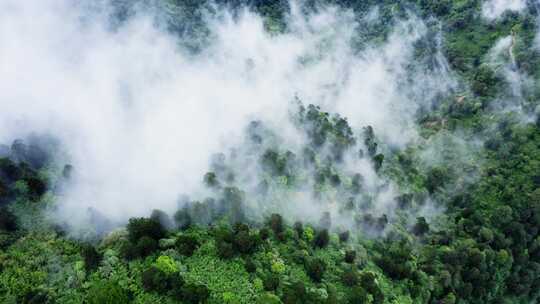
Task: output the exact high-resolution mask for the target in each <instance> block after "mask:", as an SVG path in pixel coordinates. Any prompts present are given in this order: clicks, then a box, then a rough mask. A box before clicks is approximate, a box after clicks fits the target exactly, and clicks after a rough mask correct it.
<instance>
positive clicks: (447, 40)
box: [0, 0, 540, 304]
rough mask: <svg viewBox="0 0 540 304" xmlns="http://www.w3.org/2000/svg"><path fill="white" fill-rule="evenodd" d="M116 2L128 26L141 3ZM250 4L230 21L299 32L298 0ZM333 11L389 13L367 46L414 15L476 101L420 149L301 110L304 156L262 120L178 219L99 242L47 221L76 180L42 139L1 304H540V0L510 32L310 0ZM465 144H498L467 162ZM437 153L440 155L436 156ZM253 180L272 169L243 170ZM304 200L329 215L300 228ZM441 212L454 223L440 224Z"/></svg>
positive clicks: (5, 195) (12, 171)
mask: <svg viewBox="0 0 540 304" xmlns="http://www.w3.org/2000/svg"><path fill="white" fill-rule="evenodd" d="M117 2H118V3H117V7H116V8H117V11H116V12H115V14H116V17H115V18H116V19H115V20H119V22H121V21H122V20H123V19H125V18H128V16H129V15H130V6H129V5H128V4H127V2H125V1H117ZM163 2H166V5H167V7H168V8H169V9H168V10H167V14H168V15H167V18H166V20H167V25H168V28H169V30H170V31H171V32H174V33H176V34H178V35H188V36H193V37H197V39H199V40H197V41H193V40H189V39H188V40H186V41H191V43H192V44H190V45H189V47H191V48H192V50H193V51H195V52H196V51H198V50H199V49H200V44H198V42H200V41H201V39H202V40H204V39H209V37H205V35H206V34H207V33H206V32H205V29H204V22H203V21H202V15H203V12H202V11H203V10H210V9H215V7H214V6H211V5H210V3H209V2H206V1H183V0H171V1H165V0H163ZM245 2H247V3H244V1H225V0H222V1H216V3H218V7H219V6H227V7H229V8H230V9H231V10H235V9H239V8H240V7H243V6H244V5H247V6H249V7H250V8H251V9H253V10H254V11H256V12H257V13H259V14H261V15H262V16H263V17H264V18H265V26H266V29H267V30H268V31H270V32H272V33H273V34H275V35H279V34H280V33H282V32H286V31H287V20H286V18H287V14H288V13H289V9H290V7H289V4H288V2H287V1H245ZM328 3H330V4H336V5H339V6H342V7H345V8H350V9H351V10H352V11H354V13H355V14H356V16H357V18H358V19H361V18H363V16H365V15H366V14H368V12H369V11H370V9H371V8H372V7H373V6H374V5H377V6H378V7H379V15H378V16H379V17H378V18H379V19H380V20H379V21H378V22H376V23H373V24H371V25H370V26H367V27H364V28H362V29H359V32H358V37H356V38H357V41H360V42H358V47H359V48H361V47H362V43H368V42H372V41H384V39H385V38H386V36H387V34H388V31H389V29H390V27H391V24H393V23H394V22H397V20H399V18H403V17H404V16H406V15H407V14H410V13H411V12H413V13H414V14H417V15H419V16H421V17H422V18H425V19H426V20H428V19H429V20H431V21H430V22H428V27H429V28H430V29H432V30H434V31H439V30H440V32H441V35H442V45H441V48H442V51H443V53H444V55H445V56H446V58H447V59H448V62H449V64H450V67H451V69H452V70H453V71H455V72H456V74H457V76H456V77H458V78H459V82H460V88H462V90H461V91H459V92H451V93H450V94H449V96H443V97H441V100H439V101H438V103H437V104H436V105H433V106H432V107H431V108H430V109H420V111H419V113H418V115H417V124H418V129H419V131H420V134H421V135H422V138H421V140H419V141H418V142H415V143H411V144H410V145H408V146H407V147H405V148H396V147H392V146H389V145H387V144H385V143H384V142H383V141H381V140H380V139H379V138H378V137H377V130H376V129H374V128H373V127H371V126H365V127H364V128H362V129H360V130H353V129H352V128H351V126H350V125H349V123H348V121H347V119H346V118H345V117H342V116H341V115H340V114H339V113H327V112H325V111H324V110H322V109H321V108H319V107H317V106H315V105H311V104H309V100H299V99H296V100H293V101H292V102H291V108H292V109H293V111H291V114H290V120H291V122H292V123H293V125H294V126H295V128H296V129H297V131H299V132H300V133H301V134H303V135H304V136H305V138H306V139H307V140H306V142H305V144H303V145H302V146H300V147H297V148H296V149H290V150H289V149H283V148H280V147H281V146H282V145H280V143H281V142H282V141H283V138H281V137H280V134H279V133H278V132H277V131H276V130H273V129H272V128H271V127H270V126H268V125H266V124H265V123H264V122H262V121H253V122H251V123H250V124H249V125H248V126H246V128H245V140H244V143H243V144H242V145H241V146H239V147H237V149H236V150H235V151H232V152H228V153H223V154H217V155H215V157H214V158H213V159H212V166H211V171H210V172H207V173H204V172H201V181H202V183H204V185H205V187H206V188H207V190H208V194H209V195H208V197H206V198H204V199H199V198H196V199H195V198H191V197H190V196H189V195H184V196H182V198H181V199H180V201H179V209H178V211H177V212H176V213H175V214H171V215H169V214H167V213H165V212H163V211H160V210H154V212H152V214H148V217H146V218H132V219H130V220H129V222H128V223H127V224H126V226H125V228H118V229H116V230H113V231H112V232H110V233H108V234H106V235H97V236H96V237H94V238H89V239H85V240H80V239H74V238H71V237H69V235H67V232H68V231H67V229H66V227H63V226H61V225H58V224H57V223H55V221H52V220H51V219H50V217H48V216H47V214H48V212H47V211H50V210H51V209H54V208H55V198H56V197H57V196H59V195H61V193H62V188H63V187H66V184H67V182H68V181H69V179H70V175H71V171H72V170H73V168H72V167H71V166H70V165H65V164H59V163H58V161H54V159H55V157H53V156H54V155H55V154H57V153H59V152H58V151H59V149H58V145H59V144H58V143H56V142H54V141H53V140H51V139H50V138H46V139H41V138H29V139H28V140H25V141H21V140H17V141H15V142H14V143H13V144H12V145H11V146H9V147H8V146H0V302H2V303H231V304H232V303H260V304H271V303H286V304H287V303H374V304H377V303H380V304H382V303H433V304H435V303H444V304H452V303H471V304H472V303H475V304H476V303H536V302H537V301H539V299H540V236H539V229H540V123H538V122H537V120H535V119H526V120H525V119H523V118H522V117H523V116H526V117H536V113H535V112H534V111H535V109H536V106H537V105H538V102H537V100H538V94H539V92H540V90H539V88H540V84H539V83H538V81H539V80H540V59H539V58H540V56H539V50H538V49H537V48H536V46H535V42H534V39H535V37H536V31H537V21H538V20H537V17H538V16H537V14H538V11H537V8H536V6H535V5H534V3H533V1H530V2H529V3H528V7H527V8H526V9H525V11H523V12H521V13H519V14H518V13H512V12H507V13H505V14H503V16H502V17H500V18H499V19H497V20H495V21H486V20H485V19H483V18H482V17H481V16H480V9H481V5H482V1H479V0H444V1H424V0H418V1H347V0H328V1H323V0H319V1H317V0H312V1H305V2H304V4H303V8H304V9H305V11H306V14H309V13H312V12H314V11H316V10H318V9H321V5H324V4H328ZM506 36H512V39H513V40H514V42H513V44H514V45H513V49H512V50H511V52H512V55H513V57H515V65H516V67H515V68H516V69H518V70H519V71H520V72H521V73H523V74H524V75H525V74H526V75H528V77H529V78H530V79H532V81H531V82H530V83H528V85H526V86H523V87H521V88H520V90H521V92H520V93H521V95H522V96H521V97H520V99H519V100H516V99H515V98H513V96H509V95H508V93H507V92H508V90H507V88H508V87H509V86H510V85H511V84H510V83H509V82H508V81H507V80H506V79H505V78H504V75H503V74H502V71H501V69H497V68H496V67H493V65H491V64H490V63H489V62H488V59H487V57H486V54H487V53H488V52H489V51H490V50H491V49H492V48H493V47H494V45H495V44H496V43H497V41H498V40H499V39H501V38H504V37H506ZM416 48H417V49H416V51H417V56H418V57H419V58H421V57H426V56H427V57H429V54H430V53H431V52H433V51H434V50H433V49H432V48H433V44H432V43H429V42H426V43H424V44H423V43H418V45H417V46H416ZM505 98H506V99H505ZM500 100H512V102H516V103H519V105H520V106H521V107H522V111H523V112H522V113H514V112H511V111H497V110H496V109H497V107H496V106H497V104H498V103H500ZM457 135H459V136H460V137H461V138H463V139H462V141H465V142H469V141H470V142H472V141H476V140H477V139H478V138H480V139H482V140H481V142H482V144H481V145H480V146H478V147H475V149H471V150H467V151H466V152H463V151H462V150H461V149H460V147H461V146H460V145H461V142H462V141H460V140H459V139H458V138H457ZM429 149H436V152H435V153H437V154H438V155H440V156H441V160H440V161H438V162H436V163H433V162H426V161H424V160H423V159H422V157H421V155H422V153H424V152H425V151H427V150H429ZM464 154H465V155H464ZM351 155H352V156H351ZM351 158H352V159H351ZM350 162H364V163H367V164H368V165H369V166H370V167H371V168H372V170H373V172H374V174H375V175H376V176H377V177H378V179H379V180H380V184H378V185H377V186H376V187H373V186H369V185H368V183H367V182H366V179H367V178H368V177H366V176H362V175H361V174H360V173H358V172H354V171H353V172H351V171H350V170H349V167H348V166H347V164H349V163H350ZM250 166H251V167H250ZM246 167H248V168H255V167H256V168H257V170H252V171H250V172H249V173H247V172H246V171H248V170H238V168H246ZM251 172H258V173H257V176H253V175H252V173H251ZM248 174H249V176H247V175H248ZM390 184H392V185H397V186H396V188H397V190H396V191H397V192H398V195H397V196H396V197H395V198H393V199H392V204H391V205H390V209H391V210H386V209H384V211H383V212H381V208H379V206H377V203H378V202H379V201H380V200H378V198H379V197H380V196H381V195H384V194H385V193H387V192H386V190H387V189H388V187H389V185H390ZM298 193H310V194H312V195H311V196H309V197H308V198H307V199H308V200H309V201H310V202H313V204H314V205H316V206H320V208H321V210H323V212H321V213H320V214H317V216H318V217H317V218H315V217H314V216H306V218H305V219H304V220H303V221H292V220H290V219H291V216H290V215H289V214H288V211H289V210H290V208H289V205H290V204H293V202H294V201H295V200H302V199H306V198H299V197H298ZM329 202H331V203H329ZM328 204H331V206H330V207H329V206H328ZM428 207H434V208H436V209H438V210H443V211H441V212H434V215H433V214H430V213H426V212H425V210H426V208H428ZM326 209H328V210H327V211H326ZM255 210H257V211H258V212H255ZM261 210H262V212H260V211H261ZM432 215H433V216H432ZM430 216H431V218H430ZM344 223H346V224H344Z"/></svg>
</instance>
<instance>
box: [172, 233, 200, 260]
mask: <svg viewBox="0 0 540 304" xmlns="http://www.w3.org/2000/svg"><path fill="white" fill-rule="evenodd" d="M199 246H200V242H199V241H198V240H197V238H196V237H194V236H192V235H185V234H183V235H180V236H179V237H178V238H177V239H176V248H177V249H178V252H179V253H180V254H182V255H185V256H188V257H189V256H192V255H193V253H194V252H195V250H197V248H199Z"/></svg>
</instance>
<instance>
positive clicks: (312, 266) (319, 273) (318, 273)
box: [304, 258, 326, 283]
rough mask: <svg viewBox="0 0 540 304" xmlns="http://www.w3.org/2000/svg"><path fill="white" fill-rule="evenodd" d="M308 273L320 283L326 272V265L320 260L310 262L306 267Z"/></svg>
mask: <svg viewBox="0 0 540 304" xmlns="http://www.w3.org/2000/svg"><path fill="white" fill-rule="evenodd" d="M304 267H305V269H306V273H307V274H308V276H309V277H310V278H311V279H312V280H313V281H314V282H316V283H320V282H321V280H322V277H323V275H324V271H325V270H326V263H325V262H324V261H323V260H321V259H320V258H314V259H310V260H308V261H307V262H306V263H305V265H304Z"/></svg>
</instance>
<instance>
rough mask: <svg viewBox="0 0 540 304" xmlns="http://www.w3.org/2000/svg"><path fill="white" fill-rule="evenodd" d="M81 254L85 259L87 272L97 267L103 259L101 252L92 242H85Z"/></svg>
mask: <svg viewBox="0 0 540 304" xmlns="http://www.w3.org/2000/svg"><path fill="white" fill-rule="evenodd" d="M81 255H82V257H83V260H84V268H85V269H86V271H87V272H90V271H93V270H95V269H97V267H98V266H99V263H100V262H101V259H102V256H101V254H100V253H99V252H98V251H97V250H96V248H95V247H94V246H92V245H90V244H84V245H83V246H82V248H81Z"/></svg>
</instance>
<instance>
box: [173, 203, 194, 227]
mask: <svg viewBox="0 0 540 304" xmlns="http://www.w3.org/2000/svg"><path fill="white" fill-rule="evenodd" d="M174 221H175V222H176V226H177V227H178V228H179V229H180V230H186V229H188V228H189V227H190V226H191V225H192V223H193V221H192V219H191V215H190V214H189V209H188V208H187V207H184V208H182V209H180V210H178V211H176V213H175V214H174Z"/></svg>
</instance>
